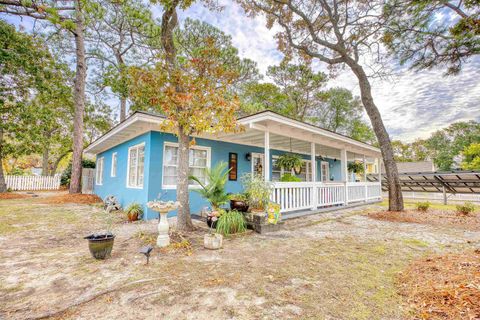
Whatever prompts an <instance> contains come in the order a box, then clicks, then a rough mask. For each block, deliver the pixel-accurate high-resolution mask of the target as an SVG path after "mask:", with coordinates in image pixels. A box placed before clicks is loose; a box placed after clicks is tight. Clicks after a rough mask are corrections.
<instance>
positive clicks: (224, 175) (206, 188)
mask: <svg viewBox="0 0 480 320" xmlns="http://www.w3.org/2000/svg"><path fill="white" fill-rule="evenodd" d="M229 171H230V170H227V163H226V162H224V161H221V162H219V163H218V164H217V165H216V166H215V167H214V168H212V169H205V173H206V177H207V179H206V180H207V181H208V183H204V182H202V180H201V179H200V178H198V177H195V176H190V177H189V179H190V180H193V181H195V182H197V183H198V185H199V186H200V188H199V189H194V191H195V192H198V193H199V194H200V195H201V196H202V197H203V198H205V199H206V200H207V201H208V202H209V203H210V205H211V206H212V212H211V213H210V215H211V217H214V216H215V217H217V218H218V217H219V216H220V212H219V210H220V207H221V206H222V205H224V204H225V203H227V202H228V201H229V200H230V198H229V197H228V195H227V193H226V191H225V184H226V183H227V180H228V172H229ZM207 223H208V217H207Z"/></svg>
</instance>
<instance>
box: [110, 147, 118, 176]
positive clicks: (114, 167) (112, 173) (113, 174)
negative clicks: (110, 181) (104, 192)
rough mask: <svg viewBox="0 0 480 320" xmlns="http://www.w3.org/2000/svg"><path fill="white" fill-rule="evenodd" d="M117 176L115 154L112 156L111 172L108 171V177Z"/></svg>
mask: <svg viewBox="0 0 480 320" xmlns="http://www.w3.org/2000/svg"><path fill="white" fill-rule="evenodd" d="M116 176H117V153H116V152H114V153H113V154H112V170H111V171H110V177H116Z"/></svg>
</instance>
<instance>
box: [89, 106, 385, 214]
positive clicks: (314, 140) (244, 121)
mask: <svg viewBox="0 0 480 320" xmlns="http://www.w3.org/2000/svg"><path fill="white" fill-rule="evenodd" d="M163 121H165V118H164V117H162V116H158V115H154V114H150V113H146V112H135V113H134V114H133V115H131V116H130V117H129V118H127V119H126V120H125V121H123V122H122V123H120V124H119V125H117V126H116V127H114V128H113V129H111V130H110V131H109V132H107V133H106V134H105V135H103V136H102V137H100V138H99V139H97V140H96V141H95V142H93V143H92V144H91V145H90V146H88V147H87V148H86V150H85V152H86V153H90V154H94V155H96V156H97V167H96V177H95V186H94V192H95V193H96V194H97V195H99V196H100V197H101V198H104V197H106V196H107V195H114V196H116V197H117V198H118V200H119V201H120V202H121V204H122V206H126V205H128V204H129V203H131V202H138V203H141V204H142V205H143V206H144V209H145V214H144V217H145V218H146V219H150V218H154V217H157V214H156V213H155V212H153V211H150V210H147V208H146V207H145V204H146V202H147V201H150V200H153V199H157V198H158V197H161V199H162V200H174V199H175V198H176V185H177V149H178V144H177V137H176V136H175V135H174V134H172V133H168V132H161V131H160V124H161V123H162V122H163ZM238 125H239V127H240V126H241V127H242V130H241V132H237V133H220V134H217V135H203V136H201V137H195V145H194V146H192V147H191V151H190V169H191V174H193V175H195V176H197V177H200V178H202V177H204V178H205V172H204V171H205V170H204V169H205V168H210V167H213V166H215V165H216V164H217V163H218V162H220V161H225V162H227V163H229V166H230V167H232V168H233V169H232V171H231V172H230V175H229V181H228V182H227V185H226V188H227V192H231V193H237V192H241V191H242V184H241V177H242V175H244V174H245V173H257V174H261V175H262V176H263V177H264V178H265V180H267V181H273V185H274V188H273V190H272V197H271V198H272V201H275V202H278V203H280V205H281V210H282V212H289V211H299V210H310V209H312V210H313V209H317V208H323V207H331V206H338V205H345V204H350V203H352V202H358V201H367V200H368V201H370V200H378V199H380V197H381V192H380V185H379V184H378V183H375V182H362V183H355V182H353V183H352V182H349V183H348V185H347V177H348V171H347V159H348V160H352V161H353V159H354V158H352V157H354V155H358V156H360V155H362V157H363V155H366V156H368V157H369V158H374V159H376V158H379V157H380V156H381V154H380V150H379V149H378V148H376V147H373V146H370V145H368V144H365V143H362V142H359V141H356V140H354V139H351V138H349V137H346V136H343V135H340V134H337V133H333V132H330V131H328V130H325V129H322V128H319V127H316V126H313V125H310V124H307V123H303V122H300V121H297V120H293V119H290V118H287V117H284V116H281V115H279V114H277V113H274V112H271V111H264V112H260V113H257V114H254V115H251V116H247V117H243V118H240V119H238ZM285 152H294V153H297V154H300V155H301V156H302V158H303V159H304V165H303V169H302V172H301V173H300V174H299V177H300V178H301V179H302V182H277V181H278V180H279V179H280V177H281V176H282V174H283V170H282V169H281V168H279V167H277V166H276V164H275V163H276V158H277V157H278V156H279V155H281V154H283V153H285ZM265 159H267V160H268V161H265ZM312 163H313V164H314V165H312ZM196 187H198V186H196V185H195V184H193V183H192V185H191V189H193V188H196ZM313 191H315V192H313ZM206 205H207V202H206V201H205V200H204V199H202V198H201V197H200V195H198V194H197V193H196V192H193V191H191V192H190V206H191V211H192V213H198V212H200V211H201V209H202V208H203V207H204V206H206ZM174 214H175V213H174Z"/></svg>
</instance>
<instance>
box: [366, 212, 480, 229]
mask: <svg viewBox="0 0 480 320" xmlns="http://www.w3.org/2000/svg"><path fill="white" fill-rule="evenodd" d="M368 216H369V217H371V218H373V219H377V220H384V221H392V222H409V223H422V224H431V225H437V226H452V227H457V228H462V229H466V230H479V229H480V216H479V214H478V213H472V214H470V215H468V216H466V215H462V214H458V213H456V212H454V211H443V210H433V209H430V210H428V211H427V212H421V211H418V210H405V211H401V212H395V211H381V212H374V213H369V214H368Z"/></svg>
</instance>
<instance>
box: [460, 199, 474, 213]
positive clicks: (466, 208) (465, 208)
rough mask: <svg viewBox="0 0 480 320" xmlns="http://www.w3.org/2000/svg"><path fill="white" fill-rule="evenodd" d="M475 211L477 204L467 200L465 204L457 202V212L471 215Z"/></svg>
mask: <svg viewBox="0 0 480 320" xmlns="http://www.w3.org/2000/svg"><path fill="white" fill-rule="evenodd" d="M474 211H475V206H474V205H473V203H471V202H465V203H464V204H457V213H459V214H463V215H469V214H470V213H472V212H474Z"/></svg>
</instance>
